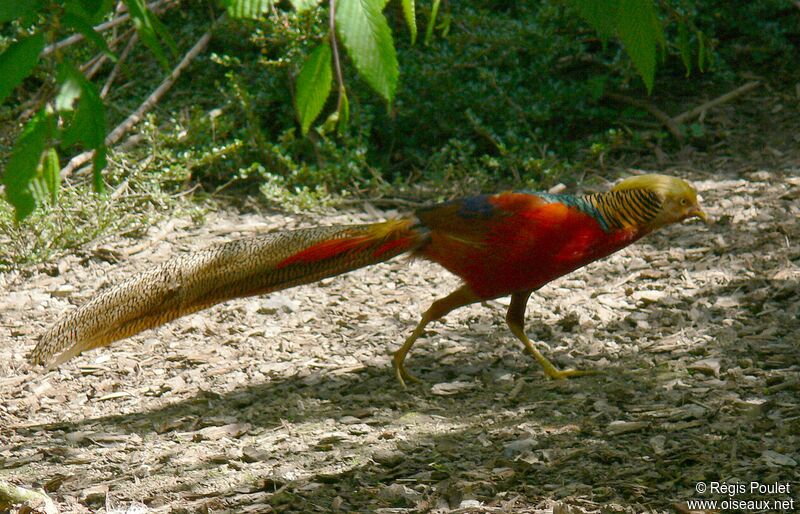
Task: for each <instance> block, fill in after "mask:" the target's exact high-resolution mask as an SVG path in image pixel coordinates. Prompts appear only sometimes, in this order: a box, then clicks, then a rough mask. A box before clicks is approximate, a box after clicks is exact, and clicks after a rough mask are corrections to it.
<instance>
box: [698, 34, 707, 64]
mask: <svg viewBox="0 0 800 514" xmlns="http://www.w3.org/2000/svg"><path fill="white" fill-rule="evenodd" d="M697 69H698V70H700V71H701V72H703V71H706V37H705V36H704V35H703V33H702V32H700V31H699V30H698V31H697Z"/></svg>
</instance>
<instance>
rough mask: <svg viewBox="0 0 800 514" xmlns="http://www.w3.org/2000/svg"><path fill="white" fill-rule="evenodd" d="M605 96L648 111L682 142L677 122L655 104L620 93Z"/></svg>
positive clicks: (681, 134)
mask: <svg viewBox="0 0 800 514" xmlns="http://www.w3.org/2000/svg"><path fill="white" fill-rule="evenodd" d="M605 96H606V97H608V98H610V99H611V100H614V101H615V102H620V103H625V104H628V105H632V106H634V107H638V108H640V109H644V110H645V111H647V112H649V113H650V114H652V115H653V117H654V118H655V119H657V120H658V121H660V122H661V124H662V125H664V126H665V127H666V128H667V130H669V132H670V134H672V135H673V136H674V137H675V139H677V140H678V142H679V143H681V144H683V133H682V132H681V128H680V126H678V123H677V122H676V121H675V120H674V119H672V118H670V117H669V114H667V113H665V112H664V111H662V110H661V109H659V108H658V107H656V106H655V105H653V104H651V103H649V102H645V101H644V100H639V99H638V98H631V97H630V96H625V95H620V94H617V93H606V94H605Z"/></svg>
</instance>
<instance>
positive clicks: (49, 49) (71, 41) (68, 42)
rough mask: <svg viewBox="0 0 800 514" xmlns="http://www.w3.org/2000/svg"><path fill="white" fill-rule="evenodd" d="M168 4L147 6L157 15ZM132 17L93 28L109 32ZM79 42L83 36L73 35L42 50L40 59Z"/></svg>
mask: <svg viewBox="0 0 800 514" xmlns="http://www.w3.org/2000/svg"><path fill="white" fill-rule="evenodd" d="M168 2H170V0H156V1H155V2H151V3H149V4H147V8H148V9H150V10H151V11H153V12H154V13H157V12H160V11H161V7H162V6H164V4H167V3H168ZM164 7H170V5H166V6H164ZM130 17H131V15H130V14H129V13H125V14H123V15H122V16H117V17H116V18H114V19H113V20H109V21H107V22H105V23H101V24H100V25H96V26H94V27H93V28H94V30H95V32H103V31H106V30H108V29H110V28H112V27H116V26H117V25H119V24H120V23H125V22H126V21H128V20H129V19H130ZM78 41H83V34H73V35H71V36H69V37H68V38H65V39H62V40H61V41H58V42H56V43H53V44H52V45H47V46H46V47H44V50H42V53H40V54H39V57H44V56H46V55H50V54H51V53H53V52H55V51H56V50H60V49H62V48H66V47H68V46H70V45H74V44H75V43H77V42H78Z"/></svg>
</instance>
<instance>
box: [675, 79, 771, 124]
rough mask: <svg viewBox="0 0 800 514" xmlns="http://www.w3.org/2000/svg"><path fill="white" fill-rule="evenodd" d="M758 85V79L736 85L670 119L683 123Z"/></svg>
mask: <svg viewBox="0 0 800 514" xmlns="http://www.w3.org/2000/svg"><path fill="white" fill-rule="evenodd" d="M760 85H761V83H760V82H759V81H757V80H753V81H751V82H748V83H747V84H745V85H743V86H739V87H737V88H736V89H734V90H733V91H731V92H729V93H725V94H724V95H722V96H718V97H717V98H715V99H713V100H709V101H708V102H706V103H704V104H702V105H698V106H697V107H695V108H694V109H692V110H689V111H686V112H684V113H682V114H679V115H677V116H675V117H674V118H672V119H673V121H675V123H684V122H686V121H689V120H690V119H692V118H695V117H697V116H700V115H701V114H703V113H704V112H705V111H707V110H709V109H711V108H712V107H716V106H718V105H721V104H724V103H725V102H730V101H731V100H733V99H735V98H738V97H740V96H742V95H743V94H745V93H747V92H749V91H751V90H753V89H755V88H757V87H758V86H760Z"/></svg>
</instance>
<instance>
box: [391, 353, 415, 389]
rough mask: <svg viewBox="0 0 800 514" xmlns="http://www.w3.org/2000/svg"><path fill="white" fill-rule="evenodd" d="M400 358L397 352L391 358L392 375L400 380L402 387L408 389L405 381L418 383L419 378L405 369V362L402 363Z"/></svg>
mask: <svg viewBox="0 0 800 514" xmlns="http://www.w3.org/2000/svg"><path fill="white" fill-rule="evenodd" d="M403 360H404V359H402V358H400V357H398V355H397V354H395V355H394V358H393V359H392V364H393V365H394V376H396V377H397V380H398V381H399V382H400V385H401V386H403V389H408V387H407V386H406V381H408V382H411V383H414V384H418V383H420V382H421V380H420V379H418V378H417V377H415V376H414V375H412V374H411V372H409V371H408V370H407V369H406V366H405V364H403Z"/></svg>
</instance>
